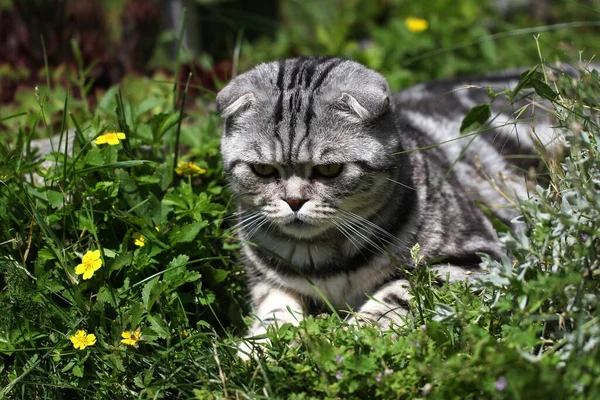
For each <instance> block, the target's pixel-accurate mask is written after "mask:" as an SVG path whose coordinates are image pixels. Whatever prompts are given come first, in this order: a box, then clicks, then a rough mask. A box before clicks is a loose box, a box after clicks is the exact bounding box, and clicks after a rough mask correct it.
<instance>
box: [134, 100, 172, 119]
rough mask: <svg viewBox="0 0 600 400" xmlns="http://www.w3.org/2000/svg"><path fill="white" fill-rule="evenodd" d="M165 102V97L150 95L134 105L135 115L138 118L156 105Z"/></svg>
mask: <svg viewBox="0 0 600 400" xmlns="http://www.w3.org/2000/svg"><path fill="white" fill-rule="evenodd" d="M165 102H166V101H165V99H161V98H159V97H149V98H147V99H145V100H143V101H142V102H141V103H140V104H138V105H137V106H136V107H134V112H133V116H134V118H135V119H138V118H139V117H140V116H142V114H145V113H147V112H148V111H150V110H152V109H153V108H155V107H156V106H159V105H161V104H164V103H165Z"/></svg>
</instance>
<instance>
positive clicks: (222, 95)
mask: <svg viewBox="0 0 600 400" xmlns="http://www.w3.org/2000/svg"><path fill="white" fill-rule="evenodd" d="M244 78H245V77H244V76H240V77H238V78H237V79H234V80H232V81H231V82H230V83H229V84H228V85H227V86H225V87H224V88H223V89H222V90H221V91H220V92H219V94H217V112H218V113H219V114H221V115H222V116H223V118H228V117H231V116H234V115H238V114H241V113H242V112H244V111H245V110H247V109H248V108H249V107H250V106H251V105H252V104H253V103H255V102H256V97H255V95H254V93H253V90H254V86H253V85H252V84H251V83H250V82H248V81H247V80H246V79H244Z"/></svg>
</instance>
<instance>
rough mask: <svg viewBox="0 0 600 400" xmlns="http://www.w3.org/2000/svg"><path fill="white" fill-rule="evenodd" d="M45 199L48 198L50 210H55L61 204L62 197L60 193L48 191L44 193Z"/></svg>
mask: <svg viewBox="0 0 600 400" xmlns="http://www.w3.org/2000/svg"><path fill="white" fill-rule="evenodd" d="M46 197H47V198H48V201H49V202H50V205H51V206H52V208H57V207H59V206H61V205H62V203H63V195H62V193H61V192H57V191H55V190H48V191H47V192H46Z"/></svg>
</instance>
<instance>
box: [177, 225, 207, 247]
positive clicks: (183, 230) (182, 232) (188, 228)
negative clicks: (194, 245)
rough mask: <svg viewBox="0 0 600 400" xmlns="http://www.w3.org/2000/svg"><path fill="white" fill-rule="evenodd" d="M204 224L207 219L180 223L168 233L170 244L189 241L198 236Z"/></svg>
mask: <svg viewBox="0 0 600 400" xmlns="http://www.w3.org/2000/svg"><path fill="white" fill-rule="evenodd" d="M206 226H208V221H200V222H192V223H191V224H184V225H182V226H181V227H180V228H179V229H178V230H174V231H173V232H171V234H170V235H169V238H170V239H171V245H175V244H177V243H189V242H191V241H192V240H194V239H195V238H196V236H198V233H200V230H201V229H202V228H205V227H206Z"/></svg>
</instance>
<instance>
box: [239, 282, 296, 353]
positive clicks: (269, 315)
mask: <svg viewBox="0 0 600 400" xmlns="http://www.w3.org/2000/svg"><path fill="white" fill-rule="evenodd" d="M250 296H251V299H252V307H253V311H254V315H255V317H254V322H253V323H252V326H251V328H250V331H249V332H248V335H246V338H252V337H254V336H259V335H263V334H265V333H266V332H267V327H269V326H271V325H277V326H280V325H283V324H285V323H290V324H292V325H298V324H299V322H300V321H301V320H302V319H303V318H304V314H305V312H304V311H305V310H304V306H303V302H302V299H301V298H300V296H299V295H298V294H296V293H293V292H291V291H288V290H286V289H285V288H282V287H276V286H274V285H272V284H271V283H269V282H257V283H255V284H253V286H252V288H251V293H250ZM266 342H267V339H257V340H244V341H243V342H242V343H241V344H240V346H239V351H238V355H239V356H240V357H241V358H244V359H247V358H248V357H249V356H250V355H252V354H253V353H254V351H255V350H256V347H257V346H258V347H260V346H261V343H266Z"/></svg>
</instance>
